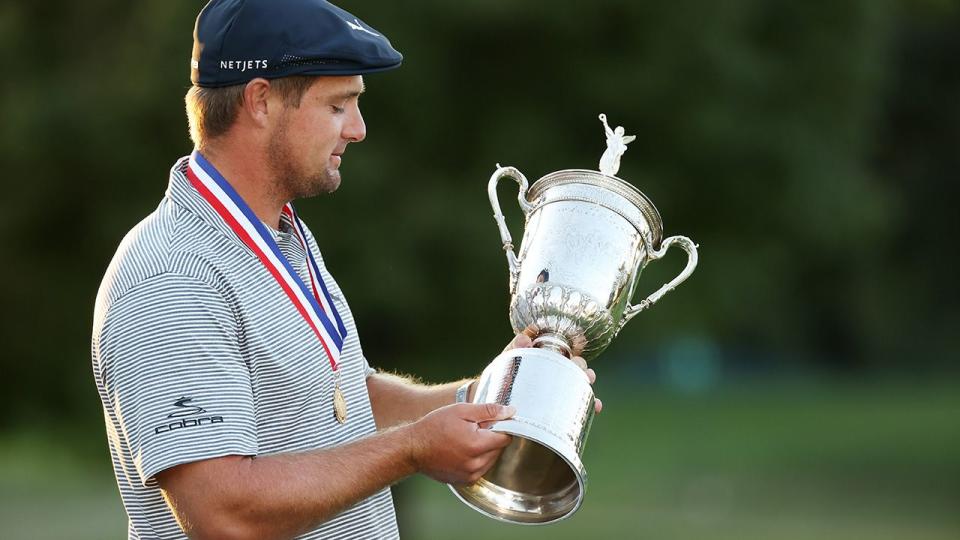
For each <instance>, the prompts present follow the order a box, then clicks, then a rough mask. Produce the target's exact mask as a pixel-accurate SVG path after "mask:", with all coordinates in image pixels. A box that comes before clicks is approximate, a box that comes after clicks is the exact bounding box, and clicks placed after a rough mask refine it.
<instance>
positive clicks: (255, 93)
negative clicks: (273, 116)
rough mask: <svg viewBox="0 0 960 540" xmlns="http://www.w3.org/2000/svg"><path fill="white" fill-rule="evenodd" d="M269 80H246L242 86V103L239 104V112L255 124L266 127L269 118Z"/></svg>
mask: <svg viewBox="0 0 960 540" xmlns="http://www.w3.org/2000/svg"><path fill="white" fill-rule="evenodd" d="M269 98H270V81H268V80H266V79H262V78H256V79H253V80H252V81H250V82H248V83H247V84H246V86H244V88H243V103H241V104H240V114H243V115H245V116H246V117H247V119H248V120H249V121H250V122H251V123H253V124H254V125H256V126H259V127H266V126H267V121H268V120H269V111H270V107H269V103H268V101H269Z"/></svg>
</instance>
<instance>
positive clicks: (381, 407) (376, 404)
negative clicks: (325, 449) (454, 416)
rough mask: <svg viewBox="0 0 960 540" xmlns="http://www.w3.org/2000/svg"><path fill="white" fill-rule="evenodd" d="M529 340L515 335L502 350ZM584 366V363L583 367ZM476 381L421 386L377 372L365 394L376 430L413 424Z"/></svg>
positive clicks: (522, 345)
mask: <svg viewBox="0 0 960 540" xmlns="http://www.w3.org/2000/svg"><path fill="white" fill-rule="evenodd" d="M532 346H533V341H532V340H531V339H530V336H529V335H527V334H526V333H523V334H517V335H516V336H515V337H514V338H513V340H512V341H510V343H508V344H507V346H506V347H505V348H504V349H503V350H505V351H508V350H510V349H521V348H525V347H532ZM584 366H585V364H584ZM475 380H476V379H463V380H460V381H456V382H450V383H443V384H430V385H427V384H422V383H421V382H420V381H418V380H417V379H415V378H413V377H404V376H401V375H394V374H392V373H384V372H378V373H374V374H372V375H370V376H369V377H367V392H368V393H369V394H370V406H371V407H372V408H373V419H374V420H375V421H376V423H377V429H386V428H389V427H392V426H396V425H399V424H402V423H404V422H415V421H417V420H419V419H420V418H422V417H423V416H424V415H425V414H427V413H429V412H430V411H433V410H435V409H438V408H440V407H443V406H444V405H449V404H451V403H453V402H454V399H455V397H456V393H457V389H458V388H460V387H461V386H462V385H463V384H465V383H468V382H472V381H475ZM473 392H474V385H471V386H470V389H469V391H468V393H467V401H470V399H472V398H473Z"/></svg>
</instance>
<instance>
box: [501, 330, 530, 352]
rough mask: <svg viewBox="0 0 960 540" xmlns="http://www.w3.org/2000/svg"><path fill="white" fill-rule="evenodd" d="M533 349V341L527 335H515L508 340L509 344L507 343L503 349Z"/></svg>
mask: <svg viewBox="0 0 960 540" xmlns="http://www.w3.org/2000/svg"><path fill="white" fill-rule="evenodd" d="M529 347H533V340H532V339H531V338H530V336H529V335H527V334H525V333H524V334H517V335H516V336H514V337H513V339H512V340H510V343H507V346H506V347H505V348H504V349H503V350H504V351H509V350H511V349H526V348H529Z"/></svg>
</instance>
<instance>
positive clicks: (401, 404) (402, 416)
mask: <svg viewBox="0 0 960 540" xmlns="http://www.w3.org/2000/svg"><path fill="white" fill-rule="evenodd" d="M471 380H473V379H464V380H462V381H456V382H451V383H444V384H434V385H425V384H421V383H420V382H419V381H417V380H416V379H414V378H412V377H403V376H400V375H394V374H391V373H383V372H379V373H374V374H372V375H370V376H369V377H367V391H368V392H369V393H370V406H371V407H372V408H373V419H374V420H375V421H376V423H377V429H387V428H389V427H393V426H397V425H400V424H403V423H406V422H415V421H417V420H419V419H420V418H423V416H425V415H426V414H428V413H429V412H430V411H433V410H435V409H438V408H440V407H443V406H444V405H449V404H451V403H453V402H454V397H455V395H456V393H457V389H458V388H460V386H461V385H463V384H464V383H466V382H469V381H471Z"/></svg>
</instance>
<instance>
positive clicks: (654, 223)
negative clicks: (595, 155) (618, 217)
mask: <svg viewBox="0 0 960 540" xmlns="http://www.w3.org/2000/svg"><path fill="white" fill-rule="evenodd" d="M573 184H582V185H585V186H591V187H593V188H602V189H605V190H607V191H611V192H613V193H615V194H617V195H619V196H620V197H623V198H624V199H626V200H627V201H628V202H629V203H630V204H631V205H633V206H634V207H636V208H637V210H639V211H640V214H642V216H643V219H644V220H645V221H646V228H649V230H650V235H651V240H652V241H653V248H654V249H658V248H659V246H660V240H662V239H663V220H662V219H661V218H660V212H658V211H657V207H655V206H654V205H653V203H652V202H651V201H650V199H649V198H647V196H646V195H644V194H643V193H642V192H641V191H640V190H639V189H637V188H636V187H634V186H633V184H630V183H629V182H627V181H625V180H623V179H622V178H617V177H616V176H613V175H608V174H603V173H601V172H598V171H591V170H587V169H564V170H562V171H556V172H552V173H550V174H548V175H545V176H544V177H542V178H540V179H539V180H537V181H536V182H534V184H533V185H532V186H530V190H529V191H528V192H527V200H528V201H529V202H530V203H531V204H533V205H534V206H536V205H537V203H538V202H539V201H540V200H541V199H542V198H543V196H544V194H545V193H546V191H547V190H548V189H550V188H554V187H558V186H566V185H573ZM623 217H624V218H626V219H627V220H628V221H630V222H631V223H632V224H633V226H634V227H636V228H637V230H638V231H640V232H643V230H644V229H645V227H644V224H642V223H638V222H637V221H636V219H635V218H631V217H630V216H626V215H624V216H623Z"/></svg>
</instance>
